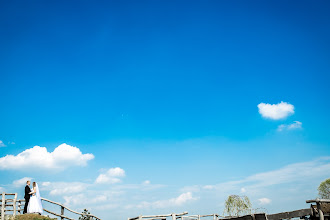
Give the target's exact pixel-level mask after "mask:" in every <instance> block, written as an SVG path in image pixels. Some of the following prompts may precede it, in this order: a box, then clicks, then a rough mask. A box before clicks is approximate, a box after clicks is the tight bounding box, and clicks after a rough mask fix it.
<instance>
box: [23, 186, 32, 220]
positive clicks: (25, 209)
mask: <svg viewBox="0 0 330 220" xmlns="http://www.w3.org/2000/svg"><path fill="white" fill-rule="evenodd" d="M30 183H31V182H30V180H28V181H26V186H25V195H24V198H25V205H24V211H23V214H25V213H27V207H28V205H29V201H30V196H31V195H30V192H31V189H30Z"/></svg>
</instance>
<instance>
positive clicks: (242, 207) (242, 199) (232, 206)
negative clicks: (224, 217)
mask: <svg viewBox="0 0 330 220" xmlns="http://www.w3.org/2000/svg"><path fill="white" fill-rule="evenodd" d="M251 207H252V205H251V202H250V199H249V197H247V196H238V195H230V196H228V198H227V200H226V202H225V210H224V213H227V214H228V215H229V216H240V215H244V214H251Z"/></svg>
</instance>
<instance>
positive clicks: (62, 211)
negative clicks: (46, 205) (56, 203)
mask: <svg viewBox="0 0 330 220" xmlns="http://www.w3.org/2000/svg"><path fill="white" fill-rule="evenodd" d="M61 215H62V216H63V215H64V207H63V206H61ZM61 220H64V218H63V217H61Z"/></svg>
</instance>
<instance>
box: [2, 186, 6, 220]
mask: <svg viewBox="0 0 330 220" xmlns="http://www.w3.org/2000/svg"><path fill="white" fill-rule="evenodd" d="M5 201H6V200H5V193H4V192H3V193H2V203H1V204H2V205H1V220H5V206H6V204H5Z"/></svg>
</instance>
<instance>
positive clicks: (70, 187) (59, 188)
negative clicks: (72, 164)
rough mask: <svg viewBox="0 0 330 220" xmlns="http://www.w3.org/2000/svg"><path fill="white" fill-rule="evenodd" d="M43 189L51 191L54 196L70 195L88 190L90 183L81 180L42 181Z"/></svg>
mask: <svg viewBox="0 0 330 220" xmlns="http://www.w3.org/2000/svg"><path fill="white" fill-rule="evenodd" d="M41 186H42V188H41V190H43V191H49V194H50V195H52V196H56V195H69V194H74V193H80V192H83V191H84V190H86V188H87V186H88V184H86V183H81V182H42V183H41Z"/></svg>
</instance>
